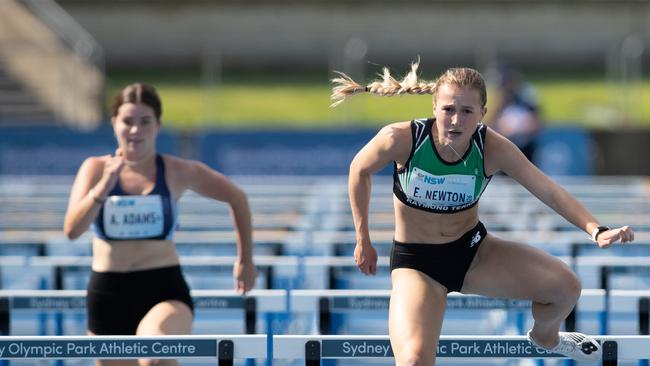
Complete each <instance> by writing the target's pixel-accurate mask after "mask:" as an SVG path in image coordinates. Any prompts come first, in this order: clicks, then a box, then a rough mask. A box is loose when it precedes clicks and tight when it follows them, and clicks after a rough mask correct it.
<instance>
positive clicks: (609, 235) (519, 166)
mask: <svg viewBox="0 0 650 366" xmlns="http://www.w3.org/2000/svg"><path fill="white" fill-rule="evenodd" d="M486 145H487V146H486V147H487V149H489V152H486V159H489V160H490V161H489V163H487V164H488V165H491V166H494V167H496V168H497V169H498V170H501V171H503V172H504V173H506V174H508V175H509V176H510V177H512V178H513V179H514V180H516V181H517V182H519V183H520V184H521V185H523V186H524V187H525V188H526V189H527V190H528V191H530V192H531V193H532V194H534V195H535V196H536V197H537V198H539V200H540V201H542V202H543V203H544V204H546V205H547V206H549V207H550V208H552V209H553V210H554V211H555V212H557V213H558V214H560V215H561V216H562V217H564V218H565V219H566V220H567V221H569V222H570V223H572V224H573V225H575V226H576V227H578V228H580V229H582V230H584V231H585V232H587V233H588V234H590V235H591V233H592V232H593V230H594V229H596V228H598V227H599V226H600V224H599V222H598V220H597V219H596V218H595V217H594V216H593V215H592V214H591V213H590V212H589V211H588V210H587V208H585V207H584V206H583V205H582V204H581V203H580V202H579V201H578V200H577V199H576V198H575V197H574V196H573V195H572V194H570V193H569V192H567V191H566V190H565V189H564V188H562V187H561V186H560V185H559V184H557V183H555V182H554V181H553V180H552V179H550V178H549V177H548V176H546V175H545V174H544V173H543V172H542V171H541V170H539V169H538V168H537V167H536V166H535V165H533V164H532V163H531V162H530V161H529V160H528V159H527V158H526V157H525V156H524V154H523V153H522V152H521V151H520V150H519V149H518V148H517V147H516V146H515V145H514V144H513V143H512V142H511V141H509V140H508V139H506V138H505V137H503V136H501V135H500V134H498V133H496V132H495V131H493V130H488V136H487V137H486ZM632 240H634V231H633V230H632V228H630V227H629V226H623V227H620V228H612V229H610V230H607V231H604V232H602V233H601V234H600V235H598V245H599V246H600V247H602V248H606V247H608V246H610V245H611V244H613V243H615V242H617V241H620V242H622V243H626V242H630V241H632Z"/></svg>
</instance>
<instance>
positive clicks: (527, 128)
mask: <svg viewBox="0 0 650 366" xmlns="http://www.w3.org/2000/svg"><path fill="white" fill-rule="evenodd" d="M496 71H497V72H496V85H497V89H496V93H495V94H496V100H495V103H494V104H495V105H496V107H495V108H494V110H493V113H492V116H493V117H492V119H491V121H492V122H491V127H492V128H494V129H495V130H496V131H498V132H499V133H501V134H502V135H504V136H505V137H507V138H508V139H509V140H511V141H512V142H514V143H515V145H517V146H518V147H519V149H520V150H521V151H522V152H523V153H524V155H526V157H527V158H528V160H531V161H532V160H533V154H534V152H535V145H536V140H537V136H538V133H539V132H540V130H541V127H542V122H541V120H540V113H539V104H538V100H537V93H536V91H535V89H534V88H533V86H532V85H531V84H529V83H528V82H526V81H525V80H524V79H523V78H522V76H521V74H520V73H519V72H518V71H516V70H515V69H514V68H512V67H511V66H508V65H501V66H499V67H498V68H497V70H496Z"/></svg>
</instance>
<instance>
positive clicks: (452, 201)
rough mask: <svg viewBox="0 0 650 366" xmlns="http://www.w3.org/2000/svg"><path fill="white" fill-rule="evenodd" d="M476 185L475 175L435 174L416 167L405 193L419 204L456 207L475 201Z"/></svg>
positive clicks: (430, 206)
mask: <svg viewBox="0 0 650 366" xmlns="http://www.w3.org/2000/svg"><path fill="white" fill-rule="evenodd" d="M475 187H476V177H475V176H473V175H461V174H446V175H433V174H430V173H428V172H426V171H424V170H422V169H419V168H414V169H413V172H412V174H411V181H410V182H409V184H408V187H407V190H406V192H405V193H406V196H407V197H408V199H409V200H410V201H412V202H413V203H415V204H417V205H419V206H423V207H428V208H437V207H455V206H465V205H468V204H471V203H473V202H474V192H475Z"/></svg>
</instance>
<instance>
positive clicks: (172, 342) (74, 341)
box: [0, 335, 267, 366]
mask: <svg viewBox="0 0 650 366" xmlns="http://www.w3.org/2000/svg"><path fill="white" fill-rule="evenodd" d="M266 357H267V336H266V335H205V336H203V335H202V336H195V335H175V336H146V337H144V336H49V337H48V336H20V337H15V336H11V337H8V336H1V337H0V360H15V359H22V360H25V359H34V360H36V359H39V360H40V359H56V360H64V359H107V360H125V359H142V358H148V359H185V358H198V359H217V360H218V365H219V366H232V365H233V360H235V359H254V358H266Z"/></svg>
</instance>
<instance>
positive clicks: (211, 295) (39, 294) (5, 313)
mask: <svg viewBox="0 0 650 366" xmlns="http://www.w3.org/2000/svg"><path fill="white" fill-rule="evenodd" d="M191 295H192V299H193V300H194V306H195V308H196V309H211V310H225V309H234V310H242V311H244V319H245V321H244V328H245V332H246V333H247V334H254V333H256V331H255V324H256V322H257V316H258V313H284V312H286V311H287V304H286V297H287V294H286V291H285V290H251V291H250V292H248V293H247V295H245V296H242V295H240V294H238V293H236V292H235V291H234V290H192V291H191ZM85 309H86V291H85V290H0V332H1V333H2V334H3V335H8V334H9V329H10V324H11V313H12V312H13V311H15V310H33V311H36V310H38V311H46V312H59V313H60V312H62V311H83V310H85ZM267 320H268V319H267ZM58 326H59V328H60V327H61V326H60V325H58ZM59 333H62V332H59Z"/></svg>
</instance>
